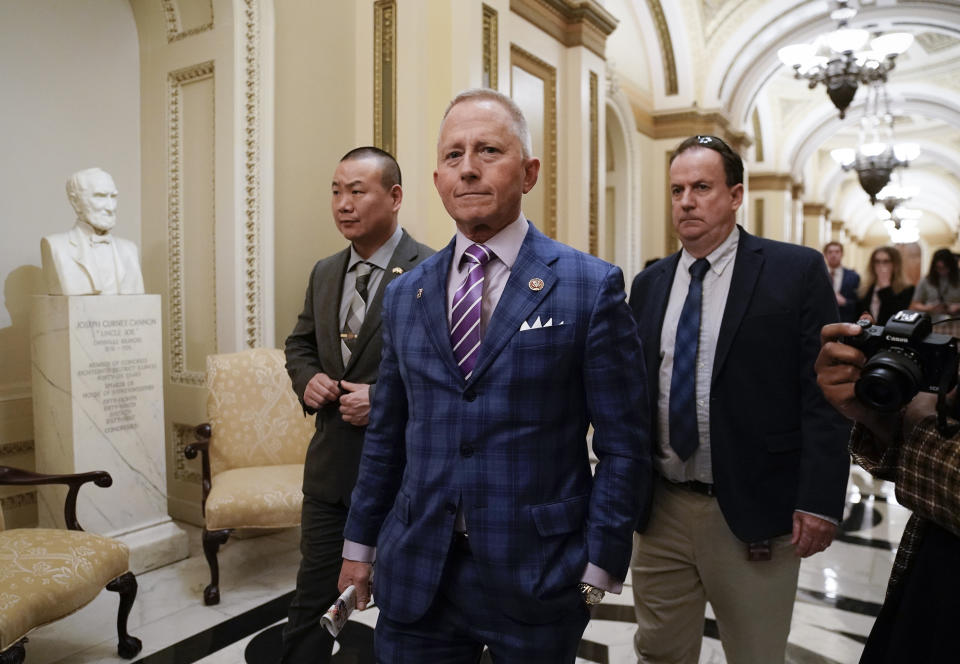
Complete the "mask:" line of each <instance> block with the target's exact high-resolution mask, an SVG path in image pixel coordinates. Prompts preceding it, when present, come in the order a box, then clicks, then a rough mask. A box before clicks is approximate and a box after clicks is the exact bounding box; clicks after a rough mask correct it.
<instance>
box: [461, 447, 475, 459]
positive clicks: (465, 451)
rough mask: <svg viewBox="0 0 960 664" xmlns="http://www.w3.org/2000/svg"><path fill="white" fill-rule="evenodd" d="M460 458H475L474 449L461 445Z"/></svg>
mask: <svg viewBox="0 0 960 664" xmlns="http://www.w3.org/2000/svg"><path fill="white" fill-rule="evenodd" d="M460 456H462V457H465V458H470V457H472V456H473V448H472V447H470V446H469V445H461V446H460Z"/></svg>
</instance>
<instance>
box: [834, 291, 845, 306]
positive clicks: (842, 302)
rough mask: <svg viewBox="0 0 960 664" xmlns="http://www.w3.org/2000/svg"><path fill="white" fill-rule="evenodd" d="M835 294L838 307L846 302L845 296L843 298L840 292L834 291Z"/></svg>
mask: <svg viewBox="0 0 960 664" xmlns="http://www.w3.org/2000/svg"><path fill="white" fill-rule="evenodd" d="M836 296H837V306H838V307H842V306H844V305H846V303H847V298H845V297H844V296H843V295H841V294H840V293H836Z"/></svg>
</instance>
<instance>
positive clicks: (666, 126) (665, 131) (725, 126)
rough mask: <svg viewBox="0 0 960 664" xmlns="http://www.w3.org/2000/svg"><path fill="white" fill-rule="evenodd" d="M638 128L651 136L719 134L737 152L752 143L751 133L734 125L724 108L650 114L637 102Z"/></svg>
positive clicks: (679, 136)
mask: <svg viewBox="0 0 960 664" xmlns="http://www.w3.org/2000/svg"><path fill="white" fill-rule="evenodd" d="M634 118H635V119H636V122H637V130H639V131H640V132H642V133H644V134H646V135H647V136H649V137H650V138H654V139H660V138H687V137H688V136H696V135H698V134H703V135H711V136H718V137H720V138H722V139H723V140H725V141H726V142H727V143H729V144H730V147H732V148H733V149H734V150H736V151H737V152H741V153H742V152H743V150H745V149H746V148H748V147H750V145H751V140H750V137H749V136H748V135H747V134H746V133H745V132H742V131H738V130H737V129H735V128H734V126H733V123H732V122H730V120H729V119H728V118H727V116H726V115H724V114H723V113H722V112H721V111H706V110H702V109H696V108H695V109H690V110H685V111H672V112H669V113H655V114H650V113H648V112H647V111H645V110H644V109H638V108H637V107H636V106H634Z"/></svg>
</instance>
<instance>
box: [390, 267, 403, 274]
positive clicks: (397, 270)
mask: <svg viewBox="0 0 960 664" xmlns="http://www.w3.org/2000/svg"><path fill="white" fill-rule="evenodd" d="M391 272H393V273H394V274H403V268H402V267H395V268H393V269H392V270H391Z"/></svg>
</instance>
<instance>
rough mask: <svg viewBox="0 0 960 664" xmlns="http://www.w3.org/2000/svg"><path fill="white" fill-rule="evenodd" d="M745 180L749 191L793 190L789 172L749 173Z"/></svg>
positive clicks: (791, 177)
mask: <svg viewBox="0 0 960 664" xmlns="http://www.w3.org/2000/svg"><path fill="white" fill-rule="evenodd" d="M747 182H748V184H749V186H750V191H793V176H792V175H791V174H790V173H751V174H750V175H748V176H747Z"/></svg>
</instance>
